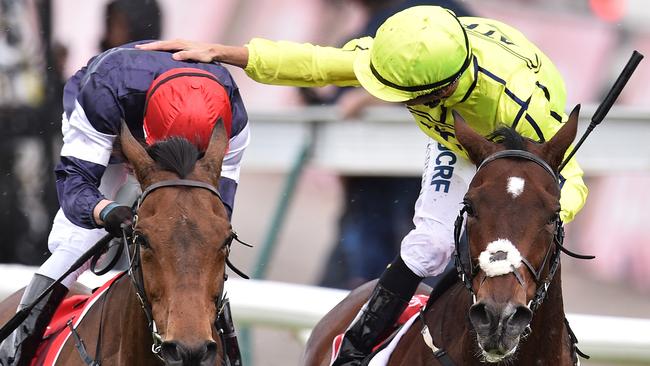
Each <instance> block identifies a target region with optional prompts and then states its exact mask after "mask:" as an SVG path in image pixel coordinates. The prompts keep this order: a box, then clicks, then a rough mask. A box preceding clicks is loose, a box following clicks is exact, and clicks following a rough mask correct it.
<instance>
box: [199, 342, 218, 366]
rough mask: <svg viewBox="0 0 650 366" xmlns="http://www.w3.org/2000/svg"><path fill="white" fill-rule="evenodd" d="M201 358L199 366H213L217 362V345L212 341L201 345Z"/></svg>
mask: <svg viewBox="0 0 650 366" xmlns="http://www.w3.org/2000/svg"><path fill="white" fill-rule="evenodd" d="M203 349H204V351H203V357H201V365H206V366H208V365H214V364H215V361H216V360H217V343H216V342H214V341H207V342H205V344H204V345H203Z"/></svg>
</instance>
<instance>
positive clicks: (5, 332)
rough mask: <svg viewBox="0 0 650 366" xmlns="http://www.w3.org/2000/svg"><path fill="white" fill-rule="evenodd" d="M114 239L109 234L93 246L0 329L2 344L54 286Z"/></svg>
mask: <svg viewBox="0 0 650 366" xmlns="http://www.w3.org/2000/svg"><path fill="white" fill-rule="evenodd" d="M111 239H113V235H112V234H107V235H105V236H104V237H102V238H101V239H99V241H98V242H97V243H96V244H95V245H93V246H92V247H91V248H90V249H88V251H86V252H85V253H84V254H82V255H81V257H79V259H77V260H76V261H75V262H74V263H73V264H72V266H70V269H68V270H67V271H66V272H65V273H64V274H63V275H62V276H61V277H59V279H57V280H56V281H54V283H52V284H51V285H50V286H49V287H48V288H46V289H45V290H44V291H43V292H42V293H41V294H40V295H39V296H38V297H37V298H36V300H34V301H33V302H32V303H31V304H29V305H27V306H25V307H24V308H22V309H20V310H19V311H18V312H17V313H16V315H14V316H13V317H12V318H11V319H9V321H8V322H7V323H5V325H4V326H3V327H2V329H0V342H2V341H4V340H5V339H6V338H7V337H9V335H10V334H11V333H13V331H14V330H15V329H16V328H18V327H19V326H20V324H22V322H23V321H25V319H26V318H27V316H28V315H29V313H31V312H32V309H34V307H35V306H36V305H37V304H38V303H39V302H40V301H41V300H42V299H43V298H44V297H45V295H47V294H48V293H49V292H50V291H52V289H53V288H54V285H55V284H56V283H61V281H63V279H65V278H66V277H67V276H68V275H69V274H70V273H72V272H74V271H76V270H77V268H79V267H81V266H82V265H83V264H84V263H85V262H86V261H88V260H89V259H90V258H92V257H93V256H94V255H95V254H97V253H99V252H100V251H101V250H103V248H104V247H105V246H106V245H108V243H109V242H110V241H111Z"/></svg>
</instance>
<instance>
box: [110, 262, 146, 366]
mask: <svg viewBox="0 0 650 366" xmlns="http://www.w3.org/2000/svg"><path fill="white" fill-rule="evenodd" d="M107 295H108V296H109V297H108V298H107V299H106V303H105V309H104V316H102V321H103V322H104V325H103V327H104V330H103V332H102V340H103V345H104V346H103V348H112V349H113V350H114V351H115V352H116V353H117V354H119V358H120V360H121V362H122V363H123V364H133V365H135V364H138V365H152V364H156V363H157V362H158V361H157V359H155V356H154V355H153V354H152V353H151V344H152V336H151V332H150V331H149V328H148V326H147V318H146V316H145V314H144V311H143V310H142V307H141V306H140V301H139V300H138V297H137V295H136V292H135V288H134V286H133V284H132V283H131V279H130V278H129V276H128V275H124V276H122V278H120V279H119V280H118V281H117V282H116V283H115V284H114V285H113V288H112V289H111V291H110V293H108V294H107ZM109 319H110V321H107V320H109ZM112 343H117V344H116V345H112ZM103 354H105V355H107V353H103Z"/></svg>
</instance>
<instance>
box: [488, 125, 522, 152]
mask: <svg viewBox="0 0 650 366" xmlns="http://www.w3.org/2000/svg"><path fill="white" fill-rule="evenodd" d="M487 139H488V140H490V141H493V142H496V143H498V144H501V145H503V147H505V148H506V149H508V150H523V151H528V149H527V148H526V141H527V140H526V139H525V138H524V137H523V136H521V135H520V134H519V132H517V131H516V130H515V129H514V128H512V127H507V126H502V127H500V128H498V129H496V130H494V132H492V133H491V134H489V135H488V136H487Z"/></svg>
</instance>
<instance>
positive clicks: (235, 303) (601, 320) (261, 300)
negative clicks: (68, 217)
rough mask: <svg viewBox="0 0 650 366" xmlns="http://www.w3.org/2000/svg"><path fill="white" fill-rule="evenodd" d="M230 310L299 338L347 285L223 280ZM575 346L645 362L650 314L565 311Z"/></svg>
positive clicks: (13, 283) (94, 281)
mask: <svg viewBox="0 0 650 366" xmlns="http://www.w3.org/2000/svg"><path fill="white" fill-rule="evenodd" d="M34 270H35V268H33V267H26V266H18V265H11V266H0V278H1V281H0V298H4V297H5V296H7V295H9V294H10V293H12V292H13V291H15V290H17V289H18V288H20V287H22V286H23V285H24V284H26V283H27V282H29V279H30V277H31V275H32V273H33V271H34ZM111 275H112V274H108V275H105V276H103V277H101V278H100V277H95V276H93V275H92V274H90V273H85V274H84V275H83V276H82V277H81V282H83V283H84V284H86V285H87V286H90V287H94V286H99V285H100V284H102V283H103V281H105V280H106V279H108V278H109V277H110V276H111ZM226 291H227V292H228V297H229V298H230V301H231V304H232V310H233V316H234V318H235V321H236V323H237V325H238V326H240V325H244V324H247V325H255V326H266V327H273V328H280V329H285V330H287V331H290V332H293V333H294V334H296V336H297V337H298V339H300V340H301V341H303V342H304V340H306V337H307V336H308V334H309V329H311V328H312V327H313V326H314V325H315V324H316V323H317V322H318V320H320V318H321V317H322V316H323V315H325V313H326V312H327V311H329V310H330V309H331V308H332V307H334V305H336V304H337V303H338V302H339V301H340V300H341V299H343V298H344V297H345V296H346V294H347V291H343V290H334V289H326V288H319V287H314V286H305V285H296V284H289V283H280V282H272V281H258V280H241V279H236V278H231V279H229V280H228V281H227V282H226ZM567 317H568V319H569V321H570V322H571V326H572V328H573V330H574V331H575V333H576V335H577V337H578V339H579V341H580V344H579V346H580V349H581V350H582V351H584V352H586V353H587V354H589V355H591V357H592V360H594V361H606V362H607V361H608V362H616V364H617V365H624V364H625V365H648V364H650V319H638V318H615V317H607V316H595V315H580V314H568V315H567Z"/></svg>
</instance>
